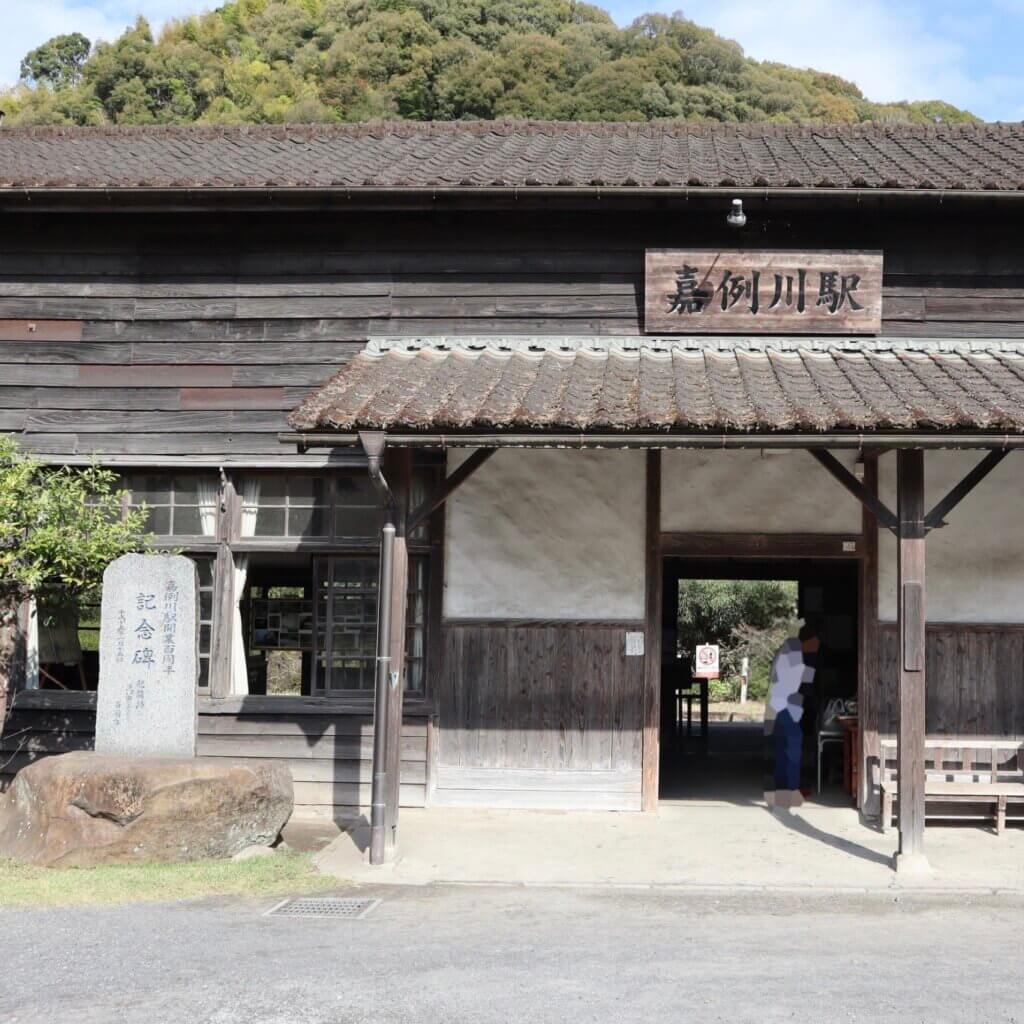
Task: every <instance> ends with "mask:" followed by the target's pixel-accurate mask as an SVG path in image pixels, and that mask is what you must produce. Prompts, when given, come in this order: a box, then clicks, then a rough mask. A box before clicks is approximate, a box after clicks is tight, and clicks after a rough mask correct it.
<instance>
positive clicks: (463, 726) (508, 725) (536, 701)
mask: <svg viewBox="0 0 1024 1024" xmlns="http://www.w3.org/2000/svg"><path fill="white" fill-rule="evenodd" d="M641 628H642V625H640V624H637V623H632V624H631V623H598V622H593V623H589V622H536V623H524V622H494V623H485V622H457V621H451V622H447V623H445V625H444V628H443V630H442V635H443V650H442V666H441V673H440V679H439V685H438V687H437V691H438V693H437V698H438V764H437V774H436V790H435V791H434V793H433V796H432V802H434V803H439V804H485V805H490V806H506V807H560V808H566V809H570V808H586V807H589V808H601V809H610V810H639V808H640V782H641V779H640V773H641V707H642V700H643V667H644V659H643V658H641V657H626V654H625V632H626V630H627V629H641Z"/></svg>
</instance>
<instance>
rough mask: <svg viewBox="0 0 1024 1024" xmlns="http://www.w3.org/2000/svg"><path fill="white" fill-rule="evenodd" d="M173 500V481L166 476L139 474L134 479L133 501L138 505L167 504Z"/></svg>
mask: <svg viewBox="0 0 1024 1024" xmlns="http://www.w3.org/2000/svg"><path fill="white" fill-rule="evenodd" d="M170 500H171V481H170V478H168V477H166V476H138V477H135V479H134V480H133V481H132V501H134V502H135V504H136V505H141V504H142V503H143V502H145V503H146V504H147V505H166V504H168V503H169V502H170Z"/></svg>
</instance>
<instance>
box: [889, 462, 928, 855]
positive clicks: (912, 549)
mask: <svg viewBox="0 0 1024 1024" xmlns="http://www.w3.org/2000/svg"><path fill="white" fill-rule="evenodd" d="M896 458H897V469H896V493H897V510H898V515H899V527H898V544H897V549H898V555H897V606H898V618H897V625H898V629H899V652H900V654H899V699H898V701H897V708H898V722H897V735H898V737H899V747H898V753H897V776H898V785H899V828H900V842H899V850H898V852H897V854H896V868H897V870H899V871H904V870H909V871H920V870H923V869H927V867H928V862H927V860H926V859H925V853H924V784H925V767H924V756H925V745H924V737H925V524H924V452H922V451H921V450H920V449H917V450H914V449H907V448H901V449H900V450H899V451H898V452H897V453H896Z"/></svg>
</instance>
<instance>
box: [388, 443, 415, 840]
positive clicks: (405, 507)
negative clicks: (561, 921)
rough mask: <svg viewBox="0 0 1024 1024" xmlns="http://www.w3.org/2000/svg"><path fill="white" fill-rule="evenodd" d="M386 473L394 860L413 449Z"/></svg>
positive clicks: (393, 459) (392, 456)
mask: <svg viewBox="0 0 1024 1024" xmlns="http://www.w3.org/2000/svg"><path fill="white" fill-rule="evenodd" d="M384 475H385V476H386V477H387V480H388V483H389V484H390V485H391V491H392V493H393V494H394V496H395V543H394V548H393V551H392V556H391V629H390V633H391V635H390V642H389V649H388V654H389V656H390V659H391V661H390V666H391V682H390V688H389V693H388V704H387V720H386V725H385V728H386V739H385V754H384V757H385V764H386V766H387V788H386V799H385V812H384V822H385V828H386V831H385V833H384V843H385V847H384V849H385V857H386V858H387V859H388V860H393V859H394V858H395V856H396V854H397V851H398V805H399V794H400V791H401V789H400V787H401V781H402V780H401V775H402V704H403V697H404V694H405V646H406V637H405V616H406V606H407V604H408V594H409V547H408V544H407V540H406V526H407V521H408V515H409V494H410V491H411V490H412V452H411V450H410V449H408V448H393V449H390V450H389V451H388V453H387V455H386V456H385V468H384Z"/></svg>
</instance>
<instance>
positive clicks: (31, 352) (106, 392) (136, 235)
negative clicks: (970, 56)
mask: <svg viewBox="0 0 1024 1024" xmlns="http://www.w3.org/2000/svg"><path fill="white" fill-rule="evenodd" d="M929 209H931V210H932V214H934V215H930V216H929V217H928V218H927V219H920V220H918V219H910V218H909V217H907V216H902V215H900V214H899V213H898V212H897V211H896V210H894V209H889V210H887V211H886V213H885V216H884V217H882V216H879V215H878V214H877V213H875V212H867V211H865V212H864V213H863V214H860V215H858V216H856V217H851V216H850V215H848V214H844V213H838V212H837V213H834V214H833V215H830V216H828V217H823V216H820V215H818V214H815V213H806V212H804V213H798V212H791V213H784V212H781V211H780V214H779V215H777V216H772V217H769V218H768V220H767V221H766V223H764V224H759V225H758V227H759V230H758V244H759V245H770V246H773V247H781V248H798V247H799V248H833V249H835V248H872V249H881V250H883V251H884V254H885V279H884V288H883V313H882V315H883V331H884V332H885V333H886V334H891V335H901V336H914V335H940V336H947V337H972V336H987V335H993V334H998V335H1000V336H1003V337H1024V253H1022V251H1021V249H1020V246H1019V229H1018V227H1017V225H1016V223H1015V221H1016V219H1017V218H1015V217H1010V218H1001V219H998V220H997V219H993V221H992V223H987V224H983V223H982V220H983V219H984V217H983V215H982V214H981V213H980V212H979V214H978V215H977V216H974V217H972V218H970V219H969V220H968V219H966V218H964V219H958V218H957V217H954V216H950V215H949V214H948V213H938V214H935V213H934V209H933V208H929ZM761 227H765V228H766V230H763V231H762V230H760V228H761ZM682 238H685V239H686V240H692V239H695V238H696V239H700V241H701V243H702V244H706V245H709V246H715V245H725V246H732V247H735V246H736V245H737V244H738V242H742V239H738V237H737V236H736V235H735V233H730V232H729V229H727V228H726V227H725V224H724V217H719V216H718V215H717V214H716V215H713V216H712V215H703V214H702V215H695V214H690V213H687V212H686V211H685V210H678V211H676V212H674V213H672V214H671V215H668V214H666V212H665V211H664V210H647V211H643V210H633V211H628V212H624V211H614V210H610V209H604V210H602V211H601V214H600V216H597V217H595V216H594V214H593V212H591V211H587V210H583V211H576V212H571V211H561V212H558V211H554V210H548V211H545V212H542V213H531V212H529V211H525V210H524V211H518V212H514V213H510V212H508V211H501V212H497V211H496V212H493V213H483V212H479V211H477V212H461V213H459V212H450V213H442V212H436V213H425V212H416V211H411V210H406V211H402V212H387V211H378V212H375V213H358V212H355V211H353V212H345V213H339V214H319V215H315V216H311V215H308V214H307V215H303V214H280V213H277V214H274V213H268V214H265V215H260V214H248V215H244V216H240V215H236V216H234V217H231V216H228V215H223V216H217V215H211V214H187V213H179V214H176V215H174V216H172V217H165V216H158V215H153V214H137V215H134V216H127V215H125V216H122V215H115V214H110V213H107V214H102V213H97V214H93V215H89V216H85V215H70V214H67V215H57V214H50V215H46V214H40V215H30V214H10V215H8V216H6V217H5V218H3V223H2V226H0V430H12V431H17V432H20V433H21V434H22V436H23V439H24V441H25V443H26V444H27V445H28V446H30V447H32V448H34V449H35V450H37V451H39V452H43V453H51V454H53V455H57V456H59V455H75V454H79V455H81V454H85V453H91V452H97V453H100V454H105V455H109V456H119V455H147V454H148V455H154V456H164V457H172V458H173V457H175V456H178V455H182V456H184V455H200V456H207V457H209V458H212V459H218V458H235V459H246V458H247V457H249V458H255V457H263V458H266V457H271V458H272V457H275V456H282V455H285V454H289V455H291V457H292V458H293V459H294V457H295V456H294V453H289V452H288V451H287V449H283V448H282V446H281V445H280V444H279V443H278V440H277V432H278V431H279V430H280V429H282V428H283V427H284V421H285V414H286V412H287V410H288V409H290V408H292V407H293V406H294V405H295V404H296V403H297V402H298V401H299V400H300V399H301V398H302V397H303V396H304V395H305V394H307V393H308V392H309V391H310V390H311V389H312V388H314V387H315V386H316V385H318V384H320V383H321V382H322V381H324V380H325V379H326V378H327V377H328V376H329V375H330V374H331V373H332V372H333V371H334V370H336V369H337V368H338V366H339V365H340V364H341V363H343V362H344V361H345V360H346V359H347V358H348V357H349V356H350V355H351V354H352V353H353V352H355V351H356V350H358V348H359V347H360V346H361V345H362V344H364V342H365V340H366V338H367V337H369V336H371V335H380V334H397V335H416V334H437V333H452V334H472V333H478V334H515V333H519V334H523V333H526V334H530V333H535V334H548V335H551V334H555V335H557V334H604V335H636V334H638V333H642V329H643V323H642V307H643V258H644V249H645V248H647V247H654V246H672V245H678V244H679V243H680V240H681V239H682Z"/></svg>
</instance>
